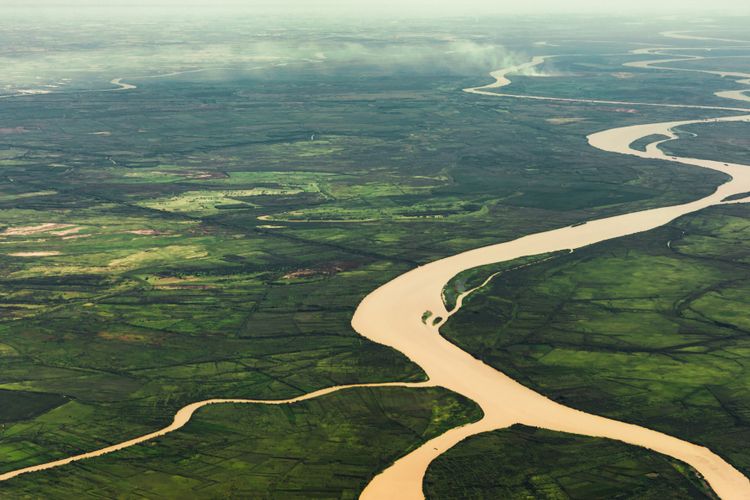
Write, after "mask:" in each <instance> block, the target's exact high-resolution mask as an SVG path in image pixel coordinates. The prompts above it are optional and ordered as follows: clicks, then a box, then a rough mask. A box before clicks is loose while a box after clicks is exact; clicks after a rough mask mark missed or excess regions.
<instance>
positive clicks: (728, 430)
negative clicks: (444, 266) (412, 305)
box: [443, 205, 750, 474]
mask: <svg viewBox="0 0 750 500" xmlns="http://www.w3.org/2000/svg"><path fill="white" fill-rule="evenodd" d="M749 215H750V208H748V207H746V206H743V205H729V206H724V207H716V208H712V209H709V210H706V211H704V212H701V213H698V214H693V215H690V216H686V217H683V218H681V219H679V220H677V221H676V222H674V223H672V224H670V225H668V226H666V227H663V228H660V229H657V230H654V231H650V232H647V233H643V234H639V235H635V236H631V237H628V238H623V239H620V240H616V241H610V242H605V243H601V244H598V245H594V246H591V247H587V248H584V249H581V250H578V251H576V252H575V253H573V254H570V255H563V256H560V257H558V258H556V259H553V260H550V261H546V262H542V263H539V264H537V265H534V266H531V267H526V268H522V269H518V270H516V271H510V272H507V273H505V274H504V275H503V276H502V277H501V279H497V280H495V281H493V282H492V284H491V285H490V286H489V287H487V288H485V289H483V290H482V291H480V292H478V293H477V295H475V296H472V297H471V298H470V299H469V300H468V301H467V302H466V303H465V305H464V308H463V309H462V310H461V311H460V312H459V313H458V314H457V315H456V316H454V317H453V318H452V319H451V321H450V322H448V324H447V325H446V326H445V327H444V328H443V334H444V335H446V336H447V337H448V338H450V339H451V340H453V341H454V342H456V343H457V344H458V345H460V346H461V347H462V348H464V349H466V350H468V351H469V352H471V353H474V354H475V355H477V356H479V357H480V358H481V359H483V360H485V361H486V362H487V363H489V364H491V365H493V366H495V367H497V368H498V369H500V370H502V371H503V372H505V373H507V374H509V375H510V376H512V377H514V378H516V379H518V380H519V381H521V382H522V383H524V384H525V385H527V386H529V387H533V388H535V389H536V390H539V391H541V392H542V393H544V394H546V395H548V396H550V397H552V398H554V399H555V400H557V401H560V402H563V403H565V404H567V405H569V406H573V407H575V408H579V409H582V410H585V411H589V412H593V413H597V414H601V415H605V416H608V417H613V418H617V419H620V420H625V421H629V422H634V423H638V424H641V425H645V426H647V427H649V428H652V429H656V430H660V431H663V432H666V433H669V434H672V435H675V436H679V437H681V438H683V439H686V440H689V441H692V442H696V443H700V444H703V445H706V446H708V447H709V448H711V449H712V450H713V451H715V452H717V453H718V454H720V455H721V456H723V457H725V458H726V459H727V460H729V461H730V462H731V463H732V464H734V465H735V466H736V467H738V468H739V469H740V470H741V471H743V472H744V473H745V474H750V452H749V450H748V447H747V446H746V443H747V442H748V440H750V421H748V419H747V415H748V413H749V412H750V365H749V363H750V362H749V361H748V360H749V359H750V358H749V357H748V354H749V353H750V330H748V327H750V324H749V323H748V317H747V310H748V302H749V297H750V290H749V289H748V285H747V283H748V278H750V245H748V241H750V222H748V216H749Z"/></svg>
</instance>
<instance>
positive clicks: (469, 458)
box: [425, 426, 710, 500]
mask: <svg viewBox="0 0 750 500" xmlns="http://www.w3.org/2000/svg"><path fill="white" fill-rule="evenodd" d="M425 494H426V496H427V498H429V499H462V498H474V499H488V500H489V499H495V498H535V499H560V498H571V499H586V498H618V499H633V500H642V499H664V498H675V499H677V498H680V499H687V498H702V499H706V498H710V496H709V495H710V494H709V493H708V491H707V490H706V487H705V484H704V483H703V481H702V480H700V479H699V478H698V477H697V476H696V475H695V474H694V473H693V472H692V470H691V469H690V468H689V467H687V466H685V464H682V463H680V462H675V461H674V460H671V459H669V458H667V457H664V456H661V455H657V454H655V453H651V452H649V451H647V450H644V449H642V448H637V447H633V446H628V445H625V444H622V443H619V442H616V441H607V440H602V439H594V438H587V437H581V436H573V435H569V434H561V433H555V432H551V431H544V430H539V429H532V428H528V427H523V426H514V427H512V428H510V429H507V430H501V431H495V432H491V433H487V434H480V435H479V436H475V437H472V438H469V439H467V440H466V441H464V442H462V443H460V444H459V445H458V446H456V447H455V448H454V449H452V450H450V451H449V452H448V453H447V454H445V455H443V456H441V457H439V458H438V459H437V460H436V461H435V462H434V463H433V464H432V465H431V466H430V468H429V470H428V472H427V476H426V478H425Z"/></svg>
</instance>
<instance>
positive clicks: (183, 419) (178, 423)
mask: <svg viewBox="0 0 750 500" xmlns="http://www.w3.org/2000/svg"><path fill="white" fill-rule="evenodd" d="M434 385H435V384H433V383H432V382H431V381H430V382H413V383H410V382H387V383H382V384H354V385H339V386H335V387H328V388H326V389H320V390H319V391H315V392H311V393H308V394H303V395H302V396H297V397H295V398H290V399H278V400H264V399H206V400H204V401H198V402H196V403H191V404H189V405H187V406H184V407H182V408H180V410H179V411H178V412H177V413H175V415H174V419H173V420H172V423H171V424H169V425H168V426H166V427H164V428H162V429H159V430H158V431H154V432H151V433H149V434H144V435H142V436H138V437H136V438H133V439H129V440H127V441H123V442H121V443H117V444H113V445H112V446H107V447H105V448H101V449H98V450H95V451H90V452H88V453H81V454H80V455H74V456H72V457H67V458H62V459H60V460H55V461H53V462H47V463H44V464H39V465H32V466H31V467H24V468H23V469H17V470H14V471H10V472H6V473H5V474H0V481H7V480H8V479H13V478H14V477H17V476H20V475H21V474H28V473H30V472H40V471H43V470H47V469H54V468H55V467H61V466H63V465H68V464H70V463H73V462H78V461H81V460H86V459H88V458H96V457H101V456H104V455H108V454H110V453H114V452H116V451H120V450H123V449H125V448H130V447H131V446H135V445H137V444H141V443H144V442H146V441H151V440H152V439H156V438H159V437H162V436H164V435H166V434H169V433H170V432H174V431H176V430H177V429H181V428H182V427H184V426H185V425H187V423H188V422H190V419H191V418H192V417H193V414H194V413H195V412H196V411H198V410H200V409H201V408H203V407H205V406H210V405H219V404H260V405H290V404H294V403H301V402H302V401H307V400H309V399H315V398H319V397H321V396H326V395H328V394H333V393H334V392H338V391H343V390H347V389H357V388H363V387H410V388H416V387H433V386H434Z"/></svg>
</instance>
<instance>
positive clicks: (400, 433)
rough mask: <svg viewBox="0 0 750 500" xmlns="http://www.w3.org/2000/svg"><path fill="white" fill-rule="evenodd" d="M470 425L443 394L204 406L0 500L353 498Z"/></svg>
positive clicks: (19, 482)
mask: <svg viewBox="0 0 750 500" xmlns="http://www.w3.org/2000/svg"><path fill="white" fill-rule="evenodd" d="M480 416H481V412H480V411H479V409H478V408H477V407H476V406H475V405H473V404H472V403H470V402H468V401H467V400H465V399H464V398H461V397H458V396H456V395H454V394H452V393H449V392H448V391H445V390H443V389H403V388H389V389H351V390H348V391H345V392H341V393H337V394H333V395H329V396H325V397H322V398H320V399H317V400H312V401H307V402H304V403H299V404H296V405H288V406H258V405H249V406H248V405H220V406H212V407H207V408H204V409H202V410H200V411H199V413H198V414H196V416H195V417H194V420H192V421H191V422H190V423H189V424H188V425H187V426H186V427H185V428H184V429H183V430H180V431H177V432H175V433H173V434H169V435H167V436H165V437H163V438H160V439H159V440H157V441H155V442H152V443H148V444H143V445H139V446H137V447H134V448H130V449H128V450H125V451H123V452H121V453H118V454H115V455H109V456H106V457H101V458H96V459H91V460H87V461H85V462H80V463H79V464H78V465H76V466H75V467H68V468H65V469H55V470H50V471H45V472H40V473H36V474H33V475H28V476H21V477H19V478H17V479H15V480H13V481H10V482H8V483H3V484H0V496H3V497H8V498H36V497H37V495H38V494H39V492H40V491H43V492H44V494H45V496H48V497H54V498H101V497H103V496H104V497H118V498H137V497H141V498H142V497H147V498H195V497H196V496H197V497H201V498H279V499H282V498H300V499H301V498H349V499H354V498H357V496H358V493H359V492H360V491H361V490H362V488H364V486H365V485H366V484H367V481H368V480H369V479H370V478H372V476H373V475H374V474H375V473H376V472H377V471H379V470H381V469H382V468H384V467H385V466H386V465H388V464H389V463H391V462H392V461H393V460H395V459H396V458H398V457H399V456H401V455H403V454H405V453H406V452H408V451H409V450H411V449H413V448H415V447H416V446H418V445H419V444H421V443H422V442H424V441H425V440H427V439H429V438H431V437H435V436H437V435H439V434H441V433H443V432H445V431H446V430H448V429H450V428H452V427H455V426H457V425H461V424H464V423H468V422H470V421H473V420H477V419H478V418H479V417H480Z"/></svg>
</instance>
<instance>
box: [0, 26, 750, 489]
mask: <svg viewBox="0 0 750 500" xmlns="http://www.w3.org/2000/svg"><path fill="white" fill-rule="evenodd" d="M691 39H696V37H691ZM661 50H666V49H642V50H641V51H635V55H638V54H657V53H660V51H661ZM677 57H679V56H677ZM694 58H695V56H686V57H680V58H679V60H690V59H694ZM544 60H545V58H544V57H536V58H534V59H533V60H532V61H531V62H529V63H526V64H522V65H518V66H513V67H510V68H506V69H504V70H500V71H497V72H494V73H492V76H493V78H494V79H495V82H493V83H490V84H489V85H485V86H483V87H476V88H470V89H465V91H466V92H468V93H471V94H475V95H480V96H485V97H487V96H491V97H494V98H498V97H500V98H520V99H540V100H550V101H569V102H582V103H596V104H628V105H643V106H661V107H665V108H688V109H705V110H715V111H727V110H731V111H734V112H737V113H742V114H738V115H735V116H724V117H720V118H709V119H704V120H690V121H676V122H664V123H653V124H645V125H635V126H629V127H622V128H616V129H612V130H606V131H603V132H598V133H595V134H592V135H590V136H589V137H588V142H589V144H590V145H591V146H592V147H594V148H597V149H600V150H602V151H607V152H611V153H617V154H624V155H631V156H636V157H640V158H646V159H650V160H664V161H671V162H676V163H680V164H685V165H694V166H698V167H702V168H708V169H712V170H716V171H720V172H724V173H725V174H728V175H729V176H730V177H731V180H730V181H729V182H727V183H725V184H723V185H721V186H720V187H719V188H718V189H717V190H716V191H715V192H714V193H713V194H711V195H709V196H707V197H705V198H702V199H700V200H697V201H693V202H690V203H685V204H681V205H675V206H669V207H663V208H656V209H652V210H644V211H640V212H634V213H629V214H624V215H618V216H614V217H608V218H605V219H599V220H593V221H589V222H587V223H586V224H584V225H578V226H569V227H564V228H561V229H556V230H552V231H546V232H543V233H537V234H531V235H528V236H524V237H521V238H518V239H516V240H513V241H509V242H505V243H500V244H497V245H491V246H487V247H483V248H478V249H475V250H471V251H468V252H464V253H461V254H458V255H454V256H452V257H448V258H445V259H442V260H438V261H435V262H432V263H430V264H427V265H424V266H421V267H418V268H416V269H414V270H412V271H410V272H408V273H406V274H403V275H401V276H399V277H398V278H396V279H394V280H393V281H391V282H389V283H387V284H385V285H383V286H381V287H380V288H378V289H377V290H375V291H374V292H372V293H371V294H370V295H368V296H367V297H366V298H365V299H364V300H363V301H362V302H361V303H360V305H359V307H358V308H357V310H356V312H355V314H354V317H353V319H352V326H353V327H354V329H355V330H356V331H357V332H358V333H359V334H361V335H362V336H364V337H366V338H368V339H370V340H372V341H374V342H378V343H380V344H384V345H387V346H390V347H392V348H394V349H396V350H398V351H400V352H402V353H404V354H405V355H406V356H408V357H409V359H411V360H412V361H413V362H415V363H416V364H418V365H419V366H420V367H421V368H422V369H423V370H424V371H425V373H427V375H428V377H429V382H425V383H414V384H409V383H392V384H363V385H356V386H341V387H331V388H328V389H323V390H320V391H316V392H313V393H310V394H307V395H304V396H300V397H297V398H293V399H288V400H281V401H261V400H247V399H217V400H207V401H201V402H196V403H192V404H190V405H188V406H186V407H184V408H182V409H181V410H180V411H179V412H178V413H177V414H176V415H175V418H174V421H173V423H172V424H171V425H169V426H167V427H165V428H164V429H161V430H159V431H156V432H153V433H151V434H147V435H144V436H141V437H138V438H134V439H132V440H129V441H126V442H124V443H119V444H116V445H113V446H109V447H107V448H103V449H101V450H97V451H93V452H90V453H85V454H82V455H77V456H74V457H69V458H66V459H63V460H57V461H54V462H49V463H46V464H40V465H37V466H32V467H28V468H24V469H19V470H16V471H11V472H8V473H5V474H3V475H0V481H3V480H8V479H11V478H13V477H16V476H18V475H20V474H25V473H30V472H34V471H39V470H44V469H50V468H53V467H59V466H62V465H65V464H68V463H71V462H74V461H77V460H83V459H87V458H92V457H96V456H101V455H104V454H107V453H112V452H115V451H118V450H121V449H123V448H126V447H129V446H133V445H136V444H139V443H142V442H144V441H148V440H150V439H154V438H157V437H160V436H163V435H164V434H166V433H168V432H171V431H174V430H176V429H179V428H180V427H182V426H184V425H185V424H186V423H187V422H188V421H189V420H190V417H191V416H192V415H193V414H194V412H195V411H196V410H198V409H199V408H202V407H204V406H207V405H211V404H220V403H251V404H292V403H296V402H299V401H303V400H307V399H312V398H315V397H319V396H323V395H325V394H330V393H332V392H335V391H338V390H343V389H353V388H356V387H392V386H398V387H428V386H439V387H444V388H447V389H450V390H452V391H454V392H457V393H459V394H462V395H464V396H466V397H468V398H470V399H472V400H473V401H475V402H476V403H477V404H479V405H480V406H481V408H482V410H483V411H484V416H483V418H482V419H481V420H479V421H478V422H475V423H472V424H469V425H466V426H463V427H458V428H455V429H452V430H450V431H448V432H446V433H444V434H442V435H441V436H439V437H436V438H434V439H432V440H430V441H428V442H427V443H425V444H424V445H422V446H420V447H419V448H417V449H416V450H414V451H412V452H410V453H409V454H407V455H406V456H404V457H402V458H401V459H399V460H397V461H396V462H395V463H394V464H393V465H391V466H390V467H388V468H387V469H386V470H385V471H383V472H382V473H380V474H379V475H377V476H376V477H375V478H374V479H373V480H372V481H371V482H370V484H369V485H368V486H367V487H366V489H365V490H364V492H363V493H362V498H363V499H366V500H370V499H388V500H391V499H394V498H399V499H406V500H410V499H422V498H424V495H423V493H422V482H423V478H424V475H425V472H426V470H427V467H428V466H429V464H430V463H431V462H432V461H433V460H434V459H435V458H436V457H438V456H439V455H441V454H442V453H444V452H445V451H446V450H448V449H449V448H451V447H452V446H454V445H455V444H457V443H458V442H460V441H461V440H463V439H465V438H467V437H469V436H472V435H475V434H479V433H482V432H487V431H492V430H496V429H502V428H506V427H509V426H511V425H514V424H524V425H527V426H533V427H539V428H544V429H550V430H554V431H561V432H568V433H573V434H579V435H585V436H594V437H604V438H609V439H616V440H619V441H622V442H625V443H629V444H633V445H637V446H641V447H644V448H648V449H651V450H654V451H656V452H659V453H662V454H664V455H668V456H670V457H674V458H676V459H679V460H681V461H683V462H686V463H688V464H690V465H691V466H692V467H693V468H695V469H696V470H697V471H698V472H700V474H701V475H702V476H703V478H704V479H705V480H706V481H707V483H708V484H709V485H710V486H711V488H713V490H714V491H715V492H716V493H717V494H718V495H719V496H720V497H721V498H723V499H725V500H735V499H736V500H740V499H745V500H747V499H750V480H748V478H746V477H745V476H743V475H742V474H741V473H740V472H739V471H738V470H736V469H735V468H734V467H732V466H731V465H730V464H729V463H727V462H726V461H725V460H723V459H722V458H721V457H719V456H718V455H716V454H715V453H713V452H712V451H711V450H709V449H707V448H705V447H701V446H698V445H695V444H692V443H690V442H687V441H684V440H681V439H677V438H675V437H672V436H668V435H666V434H663V433H660V432H656V431H653V430H649V429H646V428H644V427H640V426H636V425H632V424H628V423H624V422H619V421H616V420H612V419H608V418H604V417H600V416H597V415H592V414H589V413H584V412H581V411H579V410H575V409H573V408H569V407H566V406H564V405H561V404H559V403H556V402H554V401H552V400H550V399H548V398H546V397H545V396H543V395H541V394H539V393H537V392H535V391H533V390H531V389H529V388H527V387H524V386H523V385H521V384H519V383H518V382H516V381H515V380H513V379H511V378H509V377H508V376H506V375H505V374H504V373H502V372H500V371H498V370H496V369H495V368H492V367H490V366H488V365H486V364H484V363H483V362H481V361H479V360H478V359H476V358H474V357H472V356H471V355H470V354H468V353H467V352H465V351H463V350H461V349H460V348H459V347H457V346H456V345H454V344H452V343H450V342H449V341H447V340H446V339H445V338H443V337H442V336H441V335H440V332H439V328H440V326H441V325H442V324H443V323H444V322H445V320H446V319H447V318H448V317H449V316H450V315H451V314H453V313H455V310H453V311H447V310H446V308H445V305H444V303H443V299H442V291H443V288H444V286H445V285H446V284H447V283H448V281H449V280H450V279H451V278H453V277H454V276H455V275H457V274H458V273H460V272H462V271H464V270H467V269H471V268H474V267H477V266H482V265H486V264H493V263H498V262H504V261H510V260H513V259H517V258H521V257H526V256H533V255H539V254H544V253H548V252H555V251H560V250H574V249H576V248H581V247H584V246H587V245H592V244H594V243H598V242H602V241H605V240H609V239H612V238H618V237H621V236H626V235H630V234H634V233H639V232H643V231H648V230H650V229H654V228H657V227H659V226H662V225H664V224H667V223H669V222H670V221H672V220H674V219H675V218H677V217H680V216H682V215H686V214H689V213H692V212H696V211H698V210H701V209H704V208H706V207H709V206H712V205H718V204H721V203H724V200H725V199H726V198H727V197H729V196H732V195H737V194H740V193H746V192H750V166H748V165H740V164H733V163H724V162H718V161H711V160H703V159H697V158H684V157H675V156H668V155H666V154H665V153H664V152H663V151H661V150H660V149H659V145H660V144H662V143H664V142H666V141H669V140H673V139H676V138H677V136H676V133H675V132H674V131H673V130H674V129H675V128H677V127H680V126H684V125H693V124H700V123H716V122H749V121H750V109H742V108H732V107H722V106H695V105H677V104H672V105H665V104H658V103H631V102H619V101H602V100H595V99H567V98H555V97H540V96H522V95H512V94H501V93H497V92H494V91H493V89H500V88H502V87H505V86H507V85H509V84H510V80H509V79H508V75H509V74H512V73H518V72H523V71H525V70H528V69H530V68H532V67H534V66H537V65H540V64H542V63H543V62H544ZM670 61H674V60H670ZM665 62H666V61H665V60H659V61H650V62H649V61H644V62H639V63H631V66H636V65H638V66H639V67H642V68H648V67H651V65H652V64H662V63H665ZM660 69H672V68H665V67H660ZM680 70H682V69H680ZM696 71H698V70H696ZM706 72H707V73H712V74H716V72H709V71H706ZM723 76H738V77H741V76H740V74H736V73H724V74H723ZM744 77H745V78H747V77H750V75H744ZM113 83H115V84H117V85H121V86H122V85H125V84H122V83H120V82H113ZM746 83H747V82H746ZM123 90H124V89H123ZM731 92H732V93H729V94H727V93H719V94H717V95H720V96H721V97H729V98H733V99H738V100H748V99H747V95H746V94H745V93H743V92H742V91H731ZM651 135H662V136H666V137H668V139H664V140H662V141H657V142H654V143H652V144H650V145H648V147H647V148H646V151H645V152H644V151H638V150H635V149H633V148H631V147H630V145H631V144H632V143H633V142H635V141H636V140H638V139H641V138H643V137H648V136H651ZM738 201H739V202H742V201H750V199H744V200H738ZM459 306H460V302H459ZM456 309H457V308H456ZM426 311H430V312H431V313H432V315H433V317H442V318H444V319H443V320H442V321H441V322H439V323H438V324H437V325H431V324H425V323H423V321H422V316H423V314H424V313H425V312H426Z"/></svg>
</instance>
